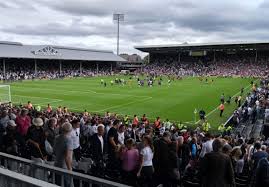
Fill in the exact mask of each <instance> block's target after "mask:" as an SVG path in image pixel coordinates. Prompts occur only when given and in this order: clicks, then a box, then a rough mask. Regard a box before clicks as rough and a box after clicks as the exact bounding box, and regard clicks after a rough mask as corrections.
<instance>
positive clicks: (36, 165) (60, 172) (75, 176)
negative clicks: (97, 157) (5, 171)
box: [0, 152, 128, 187]
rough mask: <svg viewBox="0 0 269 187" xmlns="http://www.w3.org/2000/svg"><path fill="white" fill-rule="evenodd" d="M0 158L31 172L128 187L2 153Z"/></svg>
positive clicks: (116, 186) (110, 185) (115, 186)
mask: <svg viewBox="0 0 269 187" xmlns="http://www.w3.org/2000/svg"><path fill="white" fill-rule="evenodd" d="M0 158H1V159H2V158H4V159H7V160H13V161H15V162H19V163H22V164H26V165H29V166H31V167H32V168H31V171H33V169H44V170H46V171H50V172H52V173H54V174H58V175H61V176H69V177H72V178H73V179H79V180H82V181H83V182H90V183H93V184H99V185H102V186H109V187H128V186H127V185H124V184H120V183H117V182H113V181H109V180H106V179H102V178H98V177H94V176H90V175H86V174H82V173H78V172H74V171H69V170H66V169H63V168H58V167H55V166H51V165H48V164H45V163H37V162H35V161H33V160H28V159H25V158H21V157H17V156H14V155H9V154H6V153H3V152H0ZM80 183H81V182H80Z"/></svg>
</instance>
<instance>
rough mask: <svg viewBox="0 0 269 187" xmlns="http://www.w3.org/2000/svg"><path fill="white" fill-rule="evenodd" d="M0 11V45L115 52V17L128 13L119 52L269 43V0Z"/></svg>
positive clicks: (34, 5)
mask: <svg viewBox="0 0 269 187" xmlns="http://www.w3.org/2000/svg"><path fill="white" fill-rule="evenodd" d="M0 12H1V13H0V22H1V24H0V40H5V41H17V42H22V43H26V44H53V45H65V46H76V47H87V48H95V49H96V48H97V49H108V50H113V51H114V52H116V31H117V30H116V25H115V23H114V22H113V20H112V14H113V13H114V12H120V13H124V14H125V21H124V22H123V23H122V24H121V27H120V28H121V33H120V37H121V40H120V53H139V52H138V51H137V50H135V49H134V48H133V46H134V45H145V44H147V45H153V44H177V43H183V42H188V43H198V42H224V41H225V42H227V41H264V40H267V41H269V21H268V18H269V0H224V1H219V0H0ZM139 54H141V53H139ZM143 55H145V54H143Z"/></svg>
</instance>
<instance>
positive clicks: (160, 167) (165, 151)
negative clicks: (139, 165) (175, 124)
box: [153, 132, 179, 187]
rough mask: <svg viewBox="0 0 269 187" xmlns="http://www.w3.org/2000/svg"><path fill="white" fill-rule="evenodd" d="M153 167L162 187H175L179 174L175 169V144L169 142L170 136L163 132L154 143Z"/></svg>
mask: <svg viewBox="0 0 269 187" xmlns="http://www.w3.org/2000/svg"><path fill="white" fill-rule="evenodd" d="M154 150H155V151H154V156H153V165H154V169H155V174H156V177H157V178H158V179H159V180H160V181H159V183H161V184H163V186H165V187H166V186H177V184H176V180H177V179H178V176H179V173H178V168H177V153H176V144H175V143H174V142H172V141H171V134H170V133H169V132H164V134H163V136H162V137H161V138H160V139H159V140H156V141H155V143H154Z"/></svg>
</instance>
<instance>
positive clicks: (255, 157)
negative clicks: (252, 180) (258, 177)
mask: <svg viewBox="0 0 269 187" xmlns="http://www.w3.org/2000/svg"><path fill="white" fill-rule="evenodd" d="M261 147H262V145H261V143H255V145H254V149H255V150H256V152H255V153H254V154H253V156H252V160H253V169H254V170H255V169H256V168H257V165H258V163H259V161H260V160H261V159H262V158H266V157H268V153H266V152H265V151H262V149H261Z"/></svg>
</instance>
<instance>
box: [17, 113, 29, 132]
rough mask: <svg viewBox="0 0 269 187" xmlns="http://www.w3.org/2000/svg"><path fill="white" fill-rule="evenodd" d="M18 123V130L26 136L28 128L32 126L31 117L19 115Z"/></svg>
mask: <svg viewBox="0 0 269 187" xmlns="http://www.w3.org/2000/svg"><path fill="white" fill-rule="evenodd" d="M16 124H17V131H18V132H19V133H20V134H21V135H23V136H25V135H26V134H27V131H28V128H29V127H30V124H31V119H30V117H29V116H26V117H21V116H18V117H17V118H16Z"/></svg>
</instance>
